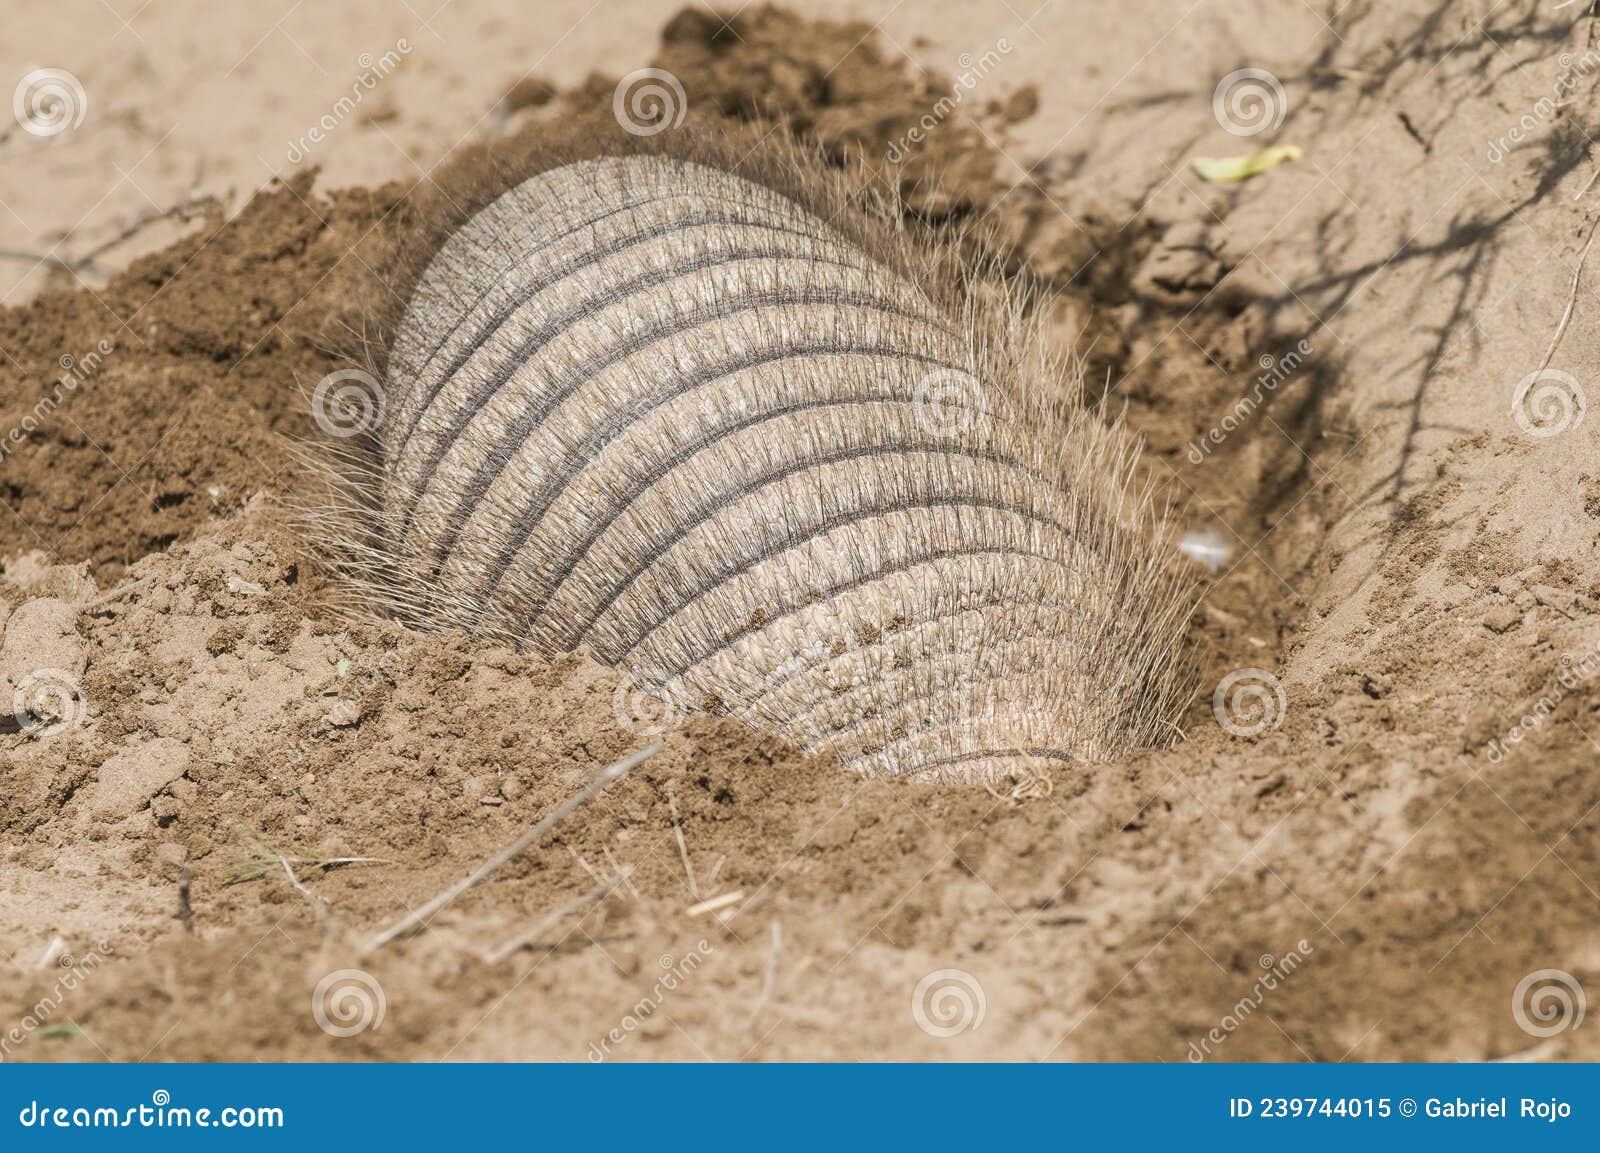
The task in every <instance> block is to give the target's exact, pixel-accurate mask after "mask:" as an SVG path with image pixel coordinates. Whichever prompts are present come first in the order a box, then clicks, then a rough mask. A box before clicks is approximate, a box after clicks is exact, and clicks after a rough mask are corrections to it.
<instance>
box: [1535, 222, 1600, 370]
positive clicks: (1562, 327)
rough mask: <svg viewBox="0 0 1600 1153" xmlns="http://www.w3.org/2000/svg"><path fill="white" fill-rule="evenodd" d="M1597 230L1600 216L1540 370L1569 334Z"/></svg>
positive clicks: (1574, 277)
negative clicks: (1580, 282) (1568, 327)
mask: <svg viewBox="0 0 1600 1153" xmlns="http://www.w3.org/2000/svg"><path fill="white" fill-rule="evenodd" d="M1597 232H1600V216H1596V217H1595V218H1594V223H1593V224H1591V225H1589V239H1588V240H1586V241H1584V244H1583V255H1582V256H1580V257H1578V270H1577V271H1576V272H1574V273H1573V274H1572V288H1571V289H1570V290H1569V291H1568V293H1567V308H1566V311H1565V312H1563V313H1562V314H1561V323H1560V324H1558V325H1556V334H1555V335H1554V336H1553V337H1551V338H1550V347H1549V348H1548V349H1546V350H1545V354H1544V361H1543V362H1542V363H1541V364H1540V365H1539V371H1540V372H1543V371H1544V370H1545V369H1547V368H1549V367H1550V359H1551V358H1552V357H1553V356H1555V354H1556V348H1557V346H1559V345H1560V344H1561V338H1562V337H1563V336H1565V335H1566V334H1567V323H1568V322H1569V321H1570V320H1571V319H1572V310H1573V309H1574V308H1576V307H1577V304H1578V282H1579V281H1580V280H1581V279H1583V265H1584V262H1585V261H1586V260H1588V259H1589V249H1591V248H1593V247H1594V238H1595V235H1596V233H1597Z"/></svg>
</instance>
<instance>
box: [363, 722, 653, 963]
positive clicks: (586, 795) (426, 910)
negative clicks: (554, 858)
mask: <svg viewBox="0 0 1600 1153" xmlns="http://www.w3.org/2000/svg"><path fill="white" fill-rule="evenodd" d="M661 748H662V745H661V742H660V741H655V742H652V743H651V744H649V745H647V746H645V747H644V748H642V749H640V750H639V751H638V752H636V753H630V754H629V755H628V756H626V757H623V758H622V760H620V761H617V762H616V763H615V764H612V765H610V766H608V767H607V768H605V769H603V770H602V771H601V772H600V773H599V774H598V775H597V776H596V777H595V778H594V779H593V780H591V781H590V782H589V783H588V784H587V785H585V786H584V787H583V788H582V789H580V790H578V792H576V793H574V794H573V795H572V796H570V797H568V798H567V799H566V800H565V801H563V802H561V804H560V805H559V806H557V807H556V809H555V811H554V812H552V813H551V814H550V815H549V816H547V817H545V819H544V820H542V821H540V822H539V823H538V824H537V825H535V826H534V827H533V828H531V829H529V830H528V831H527V832H526V833H524V834H522V836H520V837H518V838H517V839H516V840H515V841H513V842H512V843H511V844H509V845H507V846H506V847H505V848H503V849H501V850H500V851H499V852H498V853H496V854H495V855H494V856H492V857H490V858H489V859H488V860H487V861H485V862H484V863H483V864H481V865H479V866H478V867H477V868H476V869H474V870H473V871H472V872H471V873H469V874H467V875H466V876H465V877H463V878H462V879H461V880H459V881H457V882H456V883H455V884H453V885H451V886H450V887H449V888H448V889H446V890H445V891H444V892H442V893H440V894H439V895H438V896H436V897H434V898H433V899H432V900H430V901H428V902H427V903H426V904H424V905H423V906H422V907H421V908H420V909H417V910H416V911H415V912H413V913H408V914H407V915H406V916H404V917H402V918H400V920H398V921H396V922H395V923H394V924H392V925H390V926H389V927H388V928H386V929H384V930H383V931H381V932H380V933H378V934H377V935H375V936H374V937H373V938H372V939H371V940H370V941H368V942H367V943H366V945H365V946H364V947H363V948H362V950H361V951H362V952H363V953H370V952H373V951H374V950H376V949H381V948H382V947H383V946H384V945H387V944H388V943H389V942H390V941H392V940H394V939H395V938H396V937H398V936H400V935H402V934H404V933H409V932H411V931H412V930H414V929H416V928H418V927H419V926H425V925H426V923H427V921H428V919H429V918H431V917H432V916H433V915H434V914H435V913H437V912H438V911H439V910H440V909H443V908H444V907H445V906H446V905H448V904H449V903H450V902H451V901H454V900H455V899H456V898H457V897H459V896H460V895H461V894H462V893H465V892H466V891H467V890H468V889H471V888H473V887H474V886H477V885H481V884H482V883H483V882H484V881H486V880H488V879H489V877H491V876H492V875H493V874H494V873H495V872H496V871H497V870H498V869H500V868H501V867H502V866H503V865H505V864H506V863H507V862H509V861H512V860H515V859H516V858H517V857H519V856H521V855H522V854H523V853H524V852H526V851H527V850H528V849H529V848H531V847H532V846H533V845H535V844H537V843H538V842H539V841H540V840H542V839H543V838H544V836H545V834H546V833H548V832H549V831H550V830H551V829H553V828H555V827H556V826H557V825H559V824H560V823H561V822H562V821H563V820H565V819H566V818H567V817H568V816H570V815H571V814H572V813H573V812H574V811H575V810H577V809H579V808H581V807H582V806H583V805H584V804H586V803H587V802H589V801H590V800H592V799H593V798H594V797H595V795H596V794H597V793H599V792H600V790H602V789H604V788H605V787H606V786H607V785H609V784H610V783H611V782H612V781H614V780H616V779H617V778H618V777H620V776H622V775H623V774H624V773H626V772H628V771H630V770H632V769H634V768H637V767H638V766H639V765H642V764H644V762H646V761H648V760H649V759H650V758H651V757H653V756H655V755H656V754H657V753H659V752H660V751H661Z"/></svg>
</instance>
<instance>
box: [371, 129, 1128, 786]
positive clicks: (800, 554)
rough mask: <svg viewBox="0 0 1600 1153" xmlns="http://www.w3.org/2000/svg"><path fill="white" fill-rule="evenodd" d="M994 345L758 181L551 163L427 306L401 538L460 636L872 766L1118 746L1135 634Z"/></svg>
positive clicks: (395, 375)
mask: <svg viewBox="0 0 1600 1153" xmlns="http://www.w3.org/2000/svg"><path fill="white" fill-rule="evenodd" d="M984 340H985V335H984V334H981V333H980V334H974V333H973V332H970V331H965V330H964V328H963V324H962V322H961V321H960V320H959V319H958V318H956V317H954V316H952V315H949V314H947V313H944V312H941V311H940V309H938V308H936V307H935V305H934V304H933V303H932V302H931V301H930V300H929V299H928V297H927V295H926V294H925V293H924V292H923V291H922V290H921V289H919V287H918V286H917V285H916V284H913V283H911V281H910V280H909V279H908V278H907V277H905V276H904V275H901V274H897V273H894V272H892V271H890V270H889V268H888V267H887V266H886V265H885V264H883V263H880V262H879V261H876V260H874V259H872V258H870V257H869V256H868V255H867V254H866V252H864V251H863V250H862V249H861V248H859V247H857V246H855V245H854V244H852V243H850V242H849V241H847V240H846V239H845V238H844V237H843V236H842V235H841V234H840V233H839V232H837V231H836V230H835V229H833V228H831V227H829V225H827V224H826V223H824V222H823V221H822V220H821V219H819V218H818V217H816V216H814V215H812V214H811V213H810V212H808V211H806V210H805V209H803V208H801V207H800V206H799V205H797V204H796V203H795V202H793V201H791V200H788V199H786V198H784V197H783V196H781V195H779V194H778V193H776V192H774V191H772V190H769V189H767V188H765V187H762V186H761V185H758V184H755V183H752V182H750V181H747V180H745V179H743V178H741V177H738V176H735V175H731V174H728V173H725V172H721V171H718V170H715V169H712V168H708V167H704V166H700V165H696V164H691V163H687V162H681V161H675V160H669V159H663V158H657V157H635V158H628V159H622V158H614V159H602V160H594V161H585V162H582V163H577V164H571V165H568V166H566V167H563V168H559V169H556V170H553V171H550V172H546V173H544V174H541V175H539V176H537V177H534V178H533V179H530V180H527V181H525V182H524V183H522V184H521V185H518V186H517V187H515V188H513V189H512V190H511V191H508V192H506V193H505V194H504V195H502V196H501V197H500V198H499V199H497V200H495V201H494V202H493V203H491V204H490V205H489V206H488V207H487V208H485V209H483V210H482V211H481V212H479V213H478V214H477V215H476V216H474V217H472V218H471V219H470V220H469V221H468V222H467V223H466V224H465V225H464V226H462V227H461V228H460V229H458V230H457V231H456V232H455V233H454V234H453V235H452V236H451V237H450V238H449V239H448V240H447V241H446V242H445V244H444V245H443V246H442V247H441V248H440V250H439V252H438V254H437V255H436V256H435V257H434V259H433V261H432V263H431V264H430V265H429V266H428V267H427V269H426V271H425V272H424V274H423V275H422V277H421V279H420V280H419V282H418V283H417V286H416V288H415V291H414V293H413V295H412V297H411V300H410V303H409V305H408V307H407V310H406V312H405V315H404V319H403V321H402V323H401V325H400V327H399V331H398V335H397V337H396V340H395V342H394V347H393V349H392V350H391V354H390V359H389V364H388V379H387V381H386V382H385V387H386V391H387V396H388V402H389V403H388V409H387V412H386V415H385V418H384V422H383V425H382V428H381V431H380V443H381V449H382V452H383V458H384V459H383V482H382V490H383V492H382V510H381V520H382V534H383V536H384V538H385V539H386V540H387V541H388V542H390V546H391V547H392V548H394V549H395V550H396V552H397V558H396V563H397V565H398V566H399V567H400V568H401V569H403V570H404V571H405V573H406V574H407V579H409V580H411V581H413V582H414V583H415V585H416V587H418V588H422V589H425V590H427V593H426V595H427V597H428V598H430V603H431V606H432V609H431V611H432V613H433V614H434V615H436V616H438V617H442V618H444V619H447V620H451V621H454V622H457V623H465V624H467V625H469V626H481V627H483V628H484V629H486V630H492V631H494V632H496V633H498V634H500V635H506V634H510V635H511V636H514V637H515V638H518V639H519V640H521V641H523V642H525V643H527V644H528V645H530V646H532V647H534V648H537V649H539V650H541V651H545V652H561V651H570V650H573V649H576V648H578V647H580V646H586V647H588V648H589V649H591V650H592V651H593V652H594V653H595V654H596V655H597V656H598V657H599V658H600V659H601V660H603V661H605V662H608V663H611V664H615V665H618V666H620V667H621V668H623V669H625V670H628V671H630V672H631V673H633V674H634V675H635V676H637V677H640V678H643V679H645V680H647V681H648V682H649V683H651V684H656V685H660V686H662V688H663V689H664V690H665V691H669V692H671V693H673V694H674V695H675V696H677V697H679V698H681V699H684V700H687V701H689V702H691V703H693V704H696V705H708V706H710V707H713V708H715V709H717V710H718V711H722V712H726V713H729V714H732V715H734V716H737V717H740V718H742V719H744V720H746V721H748V722H749V723H751V724H753V725H755V726H757V727H760V728H763V729H767V730H770V731H774V732H777V733H779V734H782V735H784V736H785V737H787V738H789V739H791V740H793V741H795V742H797V743H799V744H800V745H802V746H804V747H805V748H807V749H808V750H810V751H813V752H816V753H819V754H824V755H829V756H834V757H837V758H838V759H839V760H840V761H841V762H842V763H843V764H844V765H845V766H847V767H850V768H853V769H856V770H858V771H860V772H862V773H866V774H885V775H887V774H908V773H914V774H919V775H923V776H929V777H935V778H938V777H984V776H989V775H993V774H995V773H997V772H1001V771H1005V770H1006V769H1007V768H1008V767H1009V766H1012V765H1014V764H1015V762H1016V761H1017V760H1018V759H1019V758H1046V759H1071V758H1074V757H1083V756H1093V755H1096V754H1098V753H1100V752H1102V751H1103V748H1102V746H1103V745H1104V744H1105V736H1104V734H1105V733H1106V732H1107V731H1108V727H1109V726H1113V725H1115V724H1116V723H1117V722H1116V719H1115V714H1116V713H1117V712H1118V710H1124V709H1127V708H1128V707H1130V705H1129V702H1127V701H1108V700H1104V699H1100V698H1101V697H1102V696H1103V694H1104V687H1103V686H1104V683H1105V682H1104V678H1102V677H1099V676H1097V674H1096V670H1095V668H1094V666H1095V664H1096V663H1097V662H1101V661H1105V660H1107V659H1109V658H1108V657H1107V655H1106V653H1107V651H1108V650H1109V649H1112V648H1114V647H1115V644H1116V643H1117V642H1116V633H1117V631H1118V630H1119V629H1122V628H1126V627H1130V626H1129V625H1128V622H1127V620H1125V619H1124V618H1123V614H1122V610H1121V607H1120V606H1119V605H1118V603H1117V600H1118V596H1119V593H1118V589H1117V588H1116V587H1115V585H1114V583H1112V580H1113V578H1114V573H1113V574H1111V575H1110V576H1108V572H1110V570H1109V568H1108V566H1109V565H1110V564H1111V563H1113V562H1110V561H1108V560H1106V559H1105V558H1101V557H1098V556H1096V555H1095V553H1094V550H1093V548H1092V547H1091V546H1090V545H1086V544H1084V543H1083V541H1082V540H1081V539H1080V538H1081V537H1082V535H1083V534H1082V531H1081V529H1082V524H1083V515H1084V514H1083V510H1082V508H1081V507H1080V505H1081V502H1079V501H1076V500H1075V498H1074V495H1073V493H1072V492H1070V491H1068V490H1067V488H1066V487H1065V486H1064V485H1063V484H1062V483H1060V482H1059V481H1058V480H1055V479H1053V478H1051V477H1050V476H1049V475H1047V474H1046V470H1045V468H1044V466H1043V465H1042V464H1041V461H1042V460H1044V459H1045V457H1044V456H1043V455H1041V454H1040V453H1037V452H1034V451H1031V450H1030V449H1029V448H1028V437H1029V436H1030V435H1033V434H1036V433H1037V432H1038V430H1037V429H1029V428H1027V427H1019V423H1025V422H1019V421H1017V420H1016V419H1012V418H1009V417H1008V416H1007V415H1006V414H1005V413H1004V412H1003V411H993V410H995V409H998V408H1000V406H997V405H993V404H991V403H989V402H988V399H987V398H986V394H985V392H984V390H985V389H986V388H988V387H989V386H988V384H987V383H985V382H983V381H982V373H983V360H982V353H981V348H982V345H983V342H984ZM968 382H970V384H971V387H970V388H968V387H965V386H966V385H967V384H968ZM1124 643H1125V642H1124Z"/></svg>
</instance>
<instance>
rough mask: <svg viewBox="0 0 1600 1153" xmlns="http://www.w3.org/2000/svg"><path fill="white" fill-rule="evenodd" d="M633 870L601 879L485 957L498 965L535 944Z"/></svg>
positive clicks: (491, 950) (621, 881) (603, 896)
mask: <svg viewBox="0 0 1600 1153" xmlns="http://www.w3.org/2000/svg"><path fill="white" fill-rule="evenodd" d="M631 872H633V866H632V865H629V866H628V867H627V868H625V869H624V870H623V871H621V872H619V873H616V874H614V875H613V876H611V877H610V878H608V879H607V880H604V881H601V882H600V883H599V884H598V885H596V886H595V887H594V888H592V889H590V890H589V891H588V892H587V893H584V894H583V895H582V896H580V897H575V898H573V899H572V900H570V901H568V902H567V903H566V904H565V905H562V906H561V907H560V908H559V909H557V910H555V911H554V912H552V913H550V914H548V915H547V916H545V917H543V918H541V919H540V921H539V923H538V924H536V925H534V926H533V928H531V929H529V930H528V931H527V932H525V933H518V934H517V935H516V936H515V937H512V938H511V940H509V941H506V942H505V943H504V944H500V945H496V946H495V947H494V948H493V949H490V950H489V951H488V952H487V953H485V954H484V955H483V959H484V960H485V961H486V962H488V963H489V964H491V965H498V964H499V963H500V962H501V961H504V960H505V959H506V958H507V957H509V956H511V954H513V953H515V952H516V951H517V950H518V949H522V948H526V947H527V946H529V945H532V944H534V943H535V942H536V941H538V939H539V938H540V937H542V936H544V935H545V934H546V933H548V932H549V931H550V930H551V929H553V928H555V926H556V925H558V924H560V923H561V922H562V921H563V920H564V919H565V918H567V917H568V916H570V915H571V914H573V913H576V912H577V911H578V910H579V909H587V908H588V907H589V906H590V905H594V904H598V903H599V902H601V901H603V900H605V899H606V897H607V896H608V895H609V894H610V893H611V890H612V889H615V888H616V887H617V886H618V885H620V884H622V883H623V882H624V881H626V880H627V879H628V874H629V873H631Z"/></svg>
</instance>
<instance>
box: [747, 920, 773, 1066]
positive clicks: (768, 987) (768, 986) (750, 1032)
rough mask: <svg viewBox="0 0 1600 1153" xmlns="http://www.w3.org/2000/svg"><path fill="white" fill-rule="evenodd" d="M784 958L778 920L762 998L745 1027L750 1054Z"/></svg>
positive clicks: (765, 974) (763, 976)
mask: <svg viewBox="0 0 1600 1153" xmlns="http://www.w3.org/2000/svg"><path fill="white" fill-rule="evenodd" d="M782 960H783V926H782V925H780V924H779V923H778V922H777V921H774V922H772V951H771V952H769V953H768V954H767V967H766V971H765V972H764V973H763V974H762V977H761V998H760V1000H758V1001H757V1002H756V1008H755V1012H753V1013H751V1014H750V1021H749V1023H748V1024H746V1025H745V1027H744V1051H745V1055H746V1056H749V1054H750V1050H752V1049H754V1048H755V1044H756V1026H757V1025H758V1024H759V1023H760V1021H761V1014H762V1013H763V1012H764V1011H765V1010H766V1008H767V1006H768V1005H770V1004H771V1003H772V998H773V995H774V994H776V993H777V991H778V965H779V963H780V962H782Z"/></svg>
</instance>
